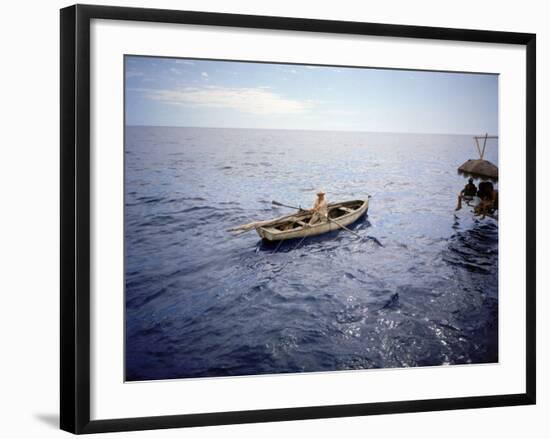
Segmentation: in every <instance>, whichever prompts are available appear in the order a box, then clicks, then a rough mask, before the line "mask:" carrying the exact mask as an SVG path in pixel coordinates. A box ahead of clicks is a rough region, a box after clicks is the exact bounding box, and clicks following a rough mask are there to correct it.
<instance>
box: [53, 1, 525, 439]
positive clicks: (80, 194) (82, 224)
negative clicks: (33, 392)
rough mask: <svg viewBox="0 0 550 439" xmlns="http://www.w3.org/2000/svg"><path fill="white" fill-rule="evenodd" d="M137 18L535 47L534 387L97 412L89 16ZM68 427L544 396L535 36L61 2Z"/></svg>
mask: <svg viewBox="0 0 550 439" xmlns="http://www.w3.org/2000/svg"><path fill="white" fill-rule="evenodd" d="M92 19H105V20H133V21H142V22H159V23H181V24H195V25H208V26H229V27H241V28H256V29H276V30H293V31H302V32H311V33H315V32H324V33H333V34H355V35H372V36H384V37H406V38H421V39H437V40H452V41H467V42H485V43H502V44H514V45H523V46H525V47H526V60H527V62H526V66H525V68H526V82H527V89H526V97H527V101H526V115H525V118H526V133H525V136H526V147H527V151H526V154H527V169H526V171H527V174H526V175H527V182H526V183H527V194H526V202H527V209H526V220H527V223H526V243H527V248H526V261H525V264H526V278H527V283H526V295H527V296H526V322H527V327H526V357H525V364H526V376H525V384H526V386H525V388H526V392H525V393H518V394H508V395H494V396H473V397H459V398H445V399H429V400H417V401H393V402H383V403H366V404H346V405H333V406H317V407H299V408H284V409H270V410H251V411H238V412H224V413H201V414H181V415H174V416H150V417H140V418H128V419H102V420H90V360H91V358H90V214H91V210H90V21H91V20H92ZM60 24H61V41H60V44H61V63H60V70H61V74H60V80H61V83H60V85H61V113H60V122H61V127H60V129H61V155H60V162H61V163H60V165H61V212H60V213H61V222H60V227H61V243H60V245H61V261H60V262H61V273H60V276H61V286H60V290H61V291H60V293H61V301H60V302H61V303H60V306H61V322H60V324H61V334H60V336H61V350H60V356H61V358H60V361H61V371H60V373H61V375H60V378H61V387H60V393H61V398H60V402H61V403H60V412H61V413H60V415H61V416H60V425H61V429H63V430H66V431H69V432H72V433H76V434H81V433H99V432H114V431H128V430H145V429H160V428H174V427H192V426H207V425H220V424H240V423H251V422H268V421H269V422H272V421H287V420H303V419H314V418H327V417H346V416H364V415H374V414H387V413H404V412H426V411H436V410H452V409H471V408H481V407H497V406H515V405H528V404H535V401H536V351H535V346H536V338H535V337H536V332H535V329H536V320H535V319H536V315H535V301H536V298H535V286H536V281H535V279H536V272H535V265H536V260H535V257H536V247H535V245H536V244H535V241H536V235H535V233H536V232H535V225H536V223H535V221H536V220H535V217H536V215H535V213H536V206H535V199H536V187H535V181H536V176H535V175H536V174H535V160H536V152H535V144H536V122H535V119H536V115H535V111H536V102H535V99H536V96H535V94H536V77H535V75H536V73H535V71H536V36H535V34H530V33H515V32H496V31H485V30H467V29H448V28H437V27H424V26H403V25H388V24H377V23H359V22H345V21H329V20H312V19H303V18H287V17H266V16H253V15H234V14H222V13H210V12H188V11H175V10H159V9H142V8H126V7H124V8H123V7H111V6H89V5H75V6H70V7H67V8H64V9H62V10H61V20H60Z"/></svg>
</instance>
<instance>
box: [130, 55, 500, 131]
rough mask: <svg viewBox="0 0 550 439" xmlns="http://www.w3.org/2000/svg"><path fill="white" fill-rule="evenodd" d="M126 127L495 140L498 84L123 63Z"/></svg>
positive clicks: (437, 76)
mask: <svg viewBox="0 0 550 439" xmlns="http://www.w3.org/2000/svg"><path fill="white" fill-rule="evenodd" d="M125 91H126V124H127V125H156V126H182V127H185V126H187V127H224V128H225V127H227V128H268V129H305V130H338V131H375V132H403V133H443V134H482V133H486V132H488V133H489V134H498V76H497V75H487V74H471V73H447V72H427V71H412V70H386V69H374V68H356V67H330V66H310V65H294V64H292V65H291V64H267V63H252V62H234V61H207V60H197V59H184V58H181V59H180V58H157V57H138V56H126V57H125Z"/></svg>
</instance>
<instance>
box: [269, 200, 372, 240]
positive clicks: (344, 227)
mask: <svg viewBox="0 0 550 439" xmlns="http://www.w3.org/2000/svg"><path fill="white" fill-rule="evenodd" d="M271 204H273V205H274V206H282V207H288V208H290V209H297V210H303V209H302V208H301V207H296V206H289V205H288V204H283V203H279V202H278V201H275V200H273V201H272V202H271ZM326 218H327V219H328V220H329V221H330V222H332V223H334V224H336V225H337V226H338V227H340V228H341V229H344V230H346V231H348V232H350V233H353V234H354V235H355V236H357V237H358V238H361V235H360V234H359V233H356V232H354V231H353V230H351V229H348V228H347V227H346V226H344V225H343V224H340V223H339V222H338V221H335V220H333V219H332V218H330V217H328V216H327V217H326Z"/></svg>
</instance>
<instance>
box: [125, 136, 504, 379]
mask: <svg viewBox="0 0 550 439" xmlns="http://www.w3.org/2000/svg"><path fill="white" fill-rule="evenodd" d="M476 154H477V153H476V150H475V146H474V143H473V139H472V137H471V136H458V135H419V134H390V133H383V134H382V133H351V132H321V131H286V130H244V129H207V128H167V127H127V128H126V140H125V283H126V292H125V305H126V306H125V312H126V320H125V321H126V340H125V351H126V352H125V358H126V365H125V367H126V371H125V372H126V379H127V380H130V381H131V380H154V379H174V378H187V377H214V376H234V375H254V374H267V373H269V374H273V373H288V372H291V373H296V372H313V371H334V370H347V369H366V368H395V367H415V366H437V365H456V364H470V363H487V362H496V361H498V224H497V222H496V221H495V220H493V219H490V218H485V219H480V218H475V217H473V215H472V213H471V212H470V209H468V208H463V209H462V210H461V211H459V212H458V213H455V212H454V208H455V206H456V196H457V194H458V192H459V191H460V190H461V189H462V187H463V186H464V184H465V183H466V179H465V178H464V177H462V176H459V175H457V172H456V169H457V167H458V166H459V165H461V164H462V163H463V162H464V161H466V160H467V159H469V158H476ZM486 157H487V158H488V159H489V160H491V161H492V162H493V163H495V164H497V165H498V145H497V144H496V143H494V141H493V143H489V144H488V147H487V153H486ZM318 188H323V189H324V190H325V191H326V192H327V197H328V200H329V202H330V201H340V200H347V199H357V198H364V197H366V196H367V195H372V198H371V201H370V207H369V212H368V215H367V216H366V217H364V218H363V219H362V220H360V221H358V222H357V223H356V224H354V225H353V226H351V227H352V228H353V230H354V231H355V232H357V233H358V234H359V235H360V236H361V238H357V237H356V236H354V235H352V234H350V233H348V232H346V231H337V232H333V233H330V234H328V235H321V236H318V237H312V238H307V239H306V240H304V241H303V242H301V243H300V242H296V241H289V242H285V243H283V245H281V246H276V245H273V244H271V245H269V244H265V243H262V241H261V240H260V239H259V237H258V236H257V234H256V233H255V232H254V231H252V232H249V233H246V234H243V235H240V236H233V235H232V234H231V233H229V232H228V231H227V229H228V228H230V227H232V226H236V225H238V224H242V223H246V222H250V221H253V220H261V219H269V218H273V217H277V216H280V215H284V214H287V213H290V212H291V211H290V210H288V209H286V208H275V207H274V206H272V204H271V201H272V200H277V201H280V202H283V203H287V204H290V205H300V206H304V207H305V206H307V207H309V206H310V205H311V204H312V203H313V201H314V198H315V192H316V190H317V189H318Z"/></svg>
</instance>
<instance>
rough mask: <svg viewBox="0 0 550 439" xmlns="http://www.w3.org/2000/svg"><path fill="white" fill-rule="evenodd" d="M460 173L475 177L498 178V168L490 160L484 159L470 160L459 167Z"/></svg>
mask: <svg viewBox="0 0 550 439" xmlns="http://www.w3.org/2000/svg"><path fill="white" fill-rule="evenodd" d="M458 173H459V174H465V175H468V176H471V177H474V178H482V179H483V178H488V179H491V180H498V168H497V167H496V166H495V165H493V164H492V163H491V162H490V161H488V160H483V159H476V160H473V159H470V160H468V161H467V162H466V163H464V164H463V165H462V166H460V167H459V168H458Z"/></svg>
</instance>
